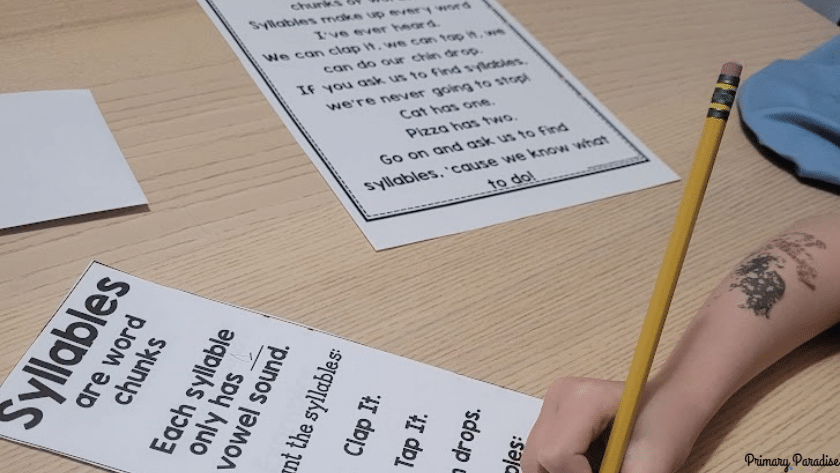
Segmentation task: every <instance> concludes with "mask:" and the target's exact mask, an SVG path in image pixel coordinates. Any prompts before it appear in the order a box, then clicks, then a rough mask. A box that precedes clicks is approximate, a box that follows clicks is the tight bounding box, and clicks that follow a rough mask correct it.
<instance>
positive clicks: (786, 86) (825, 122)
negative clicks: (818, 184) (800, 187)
mask: <svg viewBox="0 0 840 473" xmlns="http://www.w3.org/2000/svg"><path fill="white" fill-rule="evenodd" d="M738 109H739V112H740V115H741V120H742V121H743V122H744V124H745V125H746V126H747V127H748V128H749V129H750V130H752V132H753V133H754V134H755V136H756V139H757V140H758V142H759V143H760V144H761V145H763V146H766V147H767V148H769V149H770V150H772V151H774V152H775V153H776V154H778V155H779V156H781V157H783V158H785V159H787V160H790V161H791V162H792V163H793V164H794V167H795V172H796V174H797V175H798V176H800V177H802V178H806V179H815V180H818V181H823V182H827V183H830V184H834V185H837V186H840V36H838V37H836V38H834V39H832V40H831V41H828V42H827V43H825V44H824V45H822V46H820V47H819V48H817V49H816V50H814V51H812V52H810V53H808V54H806V55H804V56H802V57H801V58H799V59H797V60H778V61H774V62H773V63H771V64H770V65H769V66H767V67H765V68H764V69H762V70H760V71H758V72H757V73H755V74H753V75H752V76H750V77H749V78H748V79H747V80H746V81H744V83H743V84H741V86H740V87H739V90H738Z"/></svg>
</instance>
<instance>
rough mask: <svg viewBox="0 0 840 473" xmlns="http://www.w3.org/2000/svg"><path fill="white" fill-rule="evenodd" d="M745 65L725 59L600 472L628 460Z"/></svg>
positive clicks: (613, 472)
mask: <svg viewBox="0 0 840 473" xmlns="http://www.w3.org/2000/svg"><path fill="white" fill-rule="evenodd" d="M741 69H742V67H741V65H740V64H738V63H735V62H727V63H726V64H724V65H723V67H722V68H721V70H720V76H719V77H718V82H717V85H716V87H715V92H714V94H713V95H712V103H711V105H710V106H709V112H708V114H707V115H706V122H705V124H704V126H703V133H702V134H701V135H700V145H699V146H698V148H697V153H696V154H695V155H694V163H693V164H692V167H691V173H690V175H689V176H688V182H686V185H685V191H684V193H683V198H682V202H680V207H679V209H678V210H677V219H676V222H675V223H674V229H673V231H672V232H671V237H670V239H669V240H668V247H667V248H666V250H665V257H664V258H663V260H662V266H661V267H660V268H659V276H658V277H657V279H656V285H655V286H654V288H653V295H652V296H651V300H650V305H649V306H648V311H647V315H646V316H645V321H644V324H643V325H642V333H641V335H640V336H639V344H638V345H637V347H636V353H635V354H634V355H633V361H632V362H631V363H630V372H629V374H628V375H627V383H626V384H625V386H624V393H623V394H622V396H621V402H620V403H619V405H618V410H617V411H616V415H615V420H614V421H613V427H612V432H611V433H610V439H609V441H608V442H607V448H606V450H605V451H604V458H603V460H602V462H601V470H600V473H618V472H619V470H620V468H621V463H622V461H623V460H624V452H625V450H626V449H627V443H628V442H629V440H630V434H631V433H632V431H633V424H634V423H635V420H636V414H637V413H638V411H639V400H640V399H641V394H642V390H643V388H644V385H645V383H646V382H647V378H648V374H649V373H650V367H651V365H652V364H653V356H654V354H655V353H656V346H657V345H658V344H659V337H660V335H661V334H662V327H663V326H664V325H665V316H666V315H667V314H668V307H669V306H670V305H671V298H672V297H673V296H674V289H675V288H676V286H677V279H678V278H679V275H680V269H681V268H682V264H683V260H684V259H685V253H686V250H687V249H688V243H689V240H691V232H692V230H693V229H694V223H695V222H696V221H697V214H698V213H699V211H700V203H701V202H702V201H703V194H704V193H705V192H706V184H707V183H708V182H709V175H710V174H711V173H712V165H713V164H714V162H715V157H716V156H717V152H718V148H719V147H720V140H721V138H722V137H723V130H724V128H725V127H726V120H727V119H728V118H729V111H730V110H731V108H732V103H733V101H734V100H735V91H736V89H737V87H738V82H739V77H740V75H741Z"/></svg>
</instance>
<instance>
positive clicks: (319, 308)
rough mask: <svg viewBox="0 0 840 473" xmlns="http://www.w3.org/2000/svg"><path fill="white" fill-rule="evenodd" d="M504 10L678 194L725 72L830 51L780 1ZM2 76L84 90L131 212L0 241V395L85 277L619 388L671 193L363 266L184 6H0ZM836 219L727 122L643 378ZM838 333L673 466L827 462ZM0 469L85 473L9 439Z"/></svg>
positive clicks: (474, 369) (817, 32)
mask: <svg viewBox="0 0 840 473" xmlns="http://www.w3.org/2000/svg"><path fill="white" fill-rule="evenodd" d="M502 3H503V5H504V6H505V7H506V8H508V10H509V11H510V12H511V13H512V14H513V15H514V16H515V17H517V19H518V20H519V21H520V22H521V23H523V24H524V25H525V26H526V27H527V28H528V29H529V31H531V33H533V34H534V35H535V36H536V37H537V38H538V39H539V40H540V41H541V42H542V44H543V45H544V46H545V47H546V48H548V49H549V50H550V51H551V52H552V53H553V54H554V55H555V56H556V57H558V59H559V60H560V61H561V62H562V63H563V64H564V65H566V66H567V67H568V68H569V69H570V70H571V71H572V72H573V73H574V74H575V75H576V76H577V77H578V79H580V80H581V81H582V82H583V83H584V84H585V85H586V86H587V87H588V88H589V89H590V90H592V92H593V93H595V95H596V96H597V97H598V98H599V99H601V100H602V101H603V102H604V103H605V104H606V105H607V107H608V108H610V109H611V110H612V111H613V112H614V113H615V114H616V115H617V116H618V117H619V118H620V119H621V120H622V121H623V123H624V124H625V125H627V126H628V127H629V128H630V129H631V130H632V131H633V132H634V133H636V134H637V135H638V136H639V137H640V138H641V139H642V140H643V141H644V142H645V143H646V144H647V145H648V146H649V147H650V148H651V149H652V150H653V151H654V152H656V153H657V154H658V155H659V156H660V157H661V158H662V159H663V160H664V161H666V162H667V164H668V165H669V166H671V167H672V168H673V169H674V170H675V171H676V172H677V173H679V174H680V175H681V176H683V177H685V176H686V175H687V173H688V169H689V166H690V164H691V156H692V155H693V152H694V150H695V147H696V144H697V139H698V137H699V133H700V129H701V127H702V123H703V119H704V117H705V110H706V107H707V105H708V99H709V96H710V93H711V87H712V86H713V81H714V79H715V78H716V74H717V71H718V70H719V68H720V65H721V64H722V63H723V62H725V61H726V60H729V59H732V58H735V59H738V60H740V61H742V62H743V63H744V64H745V66H746V67H745V70H744V77H745V78H748V77H749V75H751V74H752V73H754V72H755V71H757V70H758V69H760V68H762V67H764V66H765V65H767V64H769V63H770V62H771V61H773V60H774V59H778V58H795V57H798V56H799V55H801V54H803V53H805V52H807V51H810V50H812V49H813V48H815V47H816V46H818V45H819V44H821V43H822V42H824V41H826V40H828V39H829V38H831V37H832V36H833V35H835V34H836V33H837V30H836V26H834V25H832V24H831V23H830V22H828V21H827V20H825V19H824V18H822V17H821V16H819V15H818V14H817V13H815V12H813V11H812V10H811V9H809V8H808V7H806V6H804V5H802V4H800V3H799V2H797V1H795V0H784V1H778V2H766V1H759V0H736V1H732V2H727V3H726V4H725V5H723V4H720V3H719V2H708V1H700V0H690V1H682V2H671V1H668V0H640V1H635V2H625V1H619V0H607V1H599V2H592V1H587V0H563V1H557V0H504V1H503V2H502ZM0 64H2V67H0V92H13V91H25V90H40V89H67V88H89V89H92V91H93V94H94V96H95V97H96V99H97V101H98V103H99V106H100V107H101V109H102V111H103V114H104V116H105V118H106V120H107V122H108V124H109V126H110V127H111V130H112V131H113V133H114V135H115V136H116V139H117V141H118V143H119V144H120V146H121V148H122V150H123V152H124V154H125V155H126V157H127V159H128V161H129V163H130V165H131V167H132V169H133V170H134V172H135V175H136V176H137V178H138V180H139V181H140V184H141V186H142V187H143V189H144V191H145V193H146V195H147V197H148V198H149V201H150V204H149V206H148V208H141V209H135V210H133V211H119V212H110V213H106V214H102V215H97V216H92V217H83V218H71V219H66V220H62V221H59V222H54V223H49V224H40V225H33V226H29V227H25V228H22V229H16V230H11V231H8V230H7V231H0V321H2V323H0V340H2V341H3V343H2V344H0V378H3V377H5V376H6V374H8V372H9V371H10V370H11V369H12V367H13V366H14V364H15V363H16V362H17V361H18V360H19V359H20V357H21V356H22V355H23V353H24V351H25V350H26V348H27V347H28V346H29V344H30V343H31V342H32V340H33V339H34V338H35V336H36V335H37V334H38V333H39V331H40V330H41V328H42V327H43V326H44V324H45V323H46V322H47V320H48V319H49V318H50V317H51V315H52V314H53V312H54V311H55V309H56V307H57V306H58V304H59V303H60V302H61V300H62V299H63V297H64V296H65V294H66V293H67V291H68V290H69V288H70V287H71V285H72V284H73V283H74V282H75V280H76V278H77V277H78V276H79V275H80V274H81V272H82V271H83V270H84V268H85V267H86V265H87V264H88V263H89V262H90V261H91V260H94V259H95V260H98V261H101V262H103V263H105V264H109V265H113V266H115V267H117V268H119V269H121V270H124V271H127V272H130V273H132V274H134V275H137V276H139V277H143V278H146V279H149V280H152V281H154V282H157V283H161V284H164V285H169V286H173V287H176V288H179V289H183V290H185V291H189V292H192V293H195V294H199V295H202V296H205V297H208V298H213V299H219V300H224V301H227V302H230V303H233V304H237V305H241V306H245V307H249V308H252V309H255V310H259V311H262V312H266V313H270V314H274V315H276V316H279V317H283V318H287V319H290V320H293V321H296V322H301V323H304V324H308V325H311V326H315V327H317V328H320V329H323V330H325V331H328V332H332V333H335V334H338V335H340V336H343V337H346V338H349V339H351V340H354V341H357V342H360V343H364V344H367V345H370V346H373V347H376V348H379V349H382V350H385V351H388V352H391V353H395V354H398V355H402V356H406V357H409V358H412V359H416V360H419V361H422V362H425V363H429V364H432V365H435V366H439V367H442V368H445V369H448V370H452V371H455V372H458V373H461V374H464V375H467V376H471V377H474V378H477V379H481V380H484V381H488V382H491V383H495V384H498V385H501V386H505V387H509V388H512V389H516V390H519V391H522V392H525V393H527V394H531V395H534V396H542V395H543V394H544V392H545V389H546V388H547V386H548V384H549V383H550V381H552V380H553V379H554V378H556V377H559V376H567V375H580V376H594V377H603V378H608V379H616V380H619V379H622V380H623V379H624V377H625V376H626V371H627V368H628V366H629V362H630V358H631V356H632V353H633V349H634V345H635V342H636V340H637V337H638V330H639V328H640V326H641V322H642V318H643V316H644V312H645V309H646V307H647V300H648V298H649V296H650V292H651V290H652V288H653V282H654V278H655V275H656V272H657V270H658V267H659V263H660V261H661V258H662V253H663V251H664V248H665V243H666V240H667V237H668V234H669V231H670V227H671V225H672V224H673V218H674V215H675V212H676V206H677V204H678V201H679V197H680V195H681V193H682V184H681V183H680V184H677V183H675V184H670V185H665V186H660V187H658V188H655V189H650V190H646V191H642V192H637V193H634V194H630V195H625V196H620V197H615V198H611V199H607V200H603V201H599V202H595V203H592V204H587V205H582V206H577V207H573V208H570V209H566V210H561V211H556V212H551V213H547V214H543V215H539V216H535V217H530V218H526V219H522V220H518V221H514V222H509V223H505V224H501V225H496V226H493V227H490V228H484V229H480V230H476V231H472V232H468V233H464V234H459V235H454V236H449V237H445V238H440V239H436V240H432V241H426V242H421V243H417V244H413V245H408V246H405V247H401V248H395V249H392V250H387V251H383V252H374V251H373V250H372V249H371V247H370V245H369V244H368V243H367V241H366V240H365V237H364V236H363V235H362V233H361V232H360V231H359V230H358V228H357V227H356V225H355V224H354V223H353V222H352V221H351V219H350V217H349V216H348V215H347V213H346V212H345V211H344V209H343V208H342V206H341V205H340V203H339V201H338V200H337V199H336V197H335V196H334V195H333V194H332V192H331V191H330V190H329V188H328V186H327V185H326V183H325V182H324V181H323V179H322V178H321V177H320V175H319V174H318V173H317V171H316V169H315V168H314V166H313V165H312V164H311V163H310V161H309V159H308V158H307V157H306V156H305V155H304V154H303V152H302V151H301V149H300V148H299V147H298V146H297V144H296V143H295V141H294V139H293V138H292V136H291V134H290V133H289V132H288V131H287V130H286V129H285V128H284V127H283V125H282V123H281V121H280V119H279V118H278V117H277V116H276V115H275V114H274V112H273V111H272V109H271V107H270V106H269V104H268V103H267V102H266V101H265V100H264V99H263V97H262V95H261V94H260V92H259V90H258V89H257V86H256V85H255V84H254V83H253V82H252V80H251V79H250V77H249V76H248V74H247V73H246V72H245V70H244V69H243V68H242V67H241V65H240V64H239V62H238V60H237V59H236V57H235V56H234V54H233V53H232V52H231V50H230V49H229V48H228V46H227V44H226V43H225V42H224V40H223V39H222V37H221V36H220V35H219V34H218V32H217V31H216V30H215V28H214V27H213V25H212V24H211V23H210V21H209V20H208V19H207V17H206V16H205V14H204V13H203V12H202V11H201V9H200V8H199V6H198V4H197V3H196V2H195V1H194V0H146V1H143V2H114V1H108V0H78V1H75V2H67V1H62V0H41V1H36V2H33V1H29V0H5V1H4V2H3V14H2V15H0ZM838 203H840V197H838V195H837V194H835V193H832V192H828V191H825V190H820V189H815V188H813V187H809V186H806V185H803V184H801V183H799V182H798V181H797V180H796V179H794V178H793V177H792V176H791V175H790V174H789V173H787V172H786V171H784V170H782V169H780V168H779V167H777V166H775V165H774V164H772V163H770V162H769V161H768V160H766V159H765V158H764V157H763V156H762V155H761V154H760V153H759V152H758V151H757V150H756V148H755V147H754V145H753V144H752V143H750V142H749V141H748V139H747V137H746V135H745V133H744V132H743V130H741V128H740V127H739V125H738V122H737V113H736V114H735V115H734V116H733V118H732V119H731V120H730V126H729V129H728V130H727V133H726V135H725V137H724V140H723V143H722V146H721V151H720V154H719V156H718V160H717V162H716V167H715V170H714V172H713V174H712V178H711V182H710V185H709V188H708V191H707V194H706V199H705V202H704V204H703V209H702V210H701V213H700V217H699V220H698V223H697V228H696V231H695V234H694V237H693V240H692V243H691V246H690V248H689V252H688V256H687V259H686V263H685V267H684V270H683V273H682V276H681V278H680V283H679V285H678V287H677V292H676V295H675V298H674V301H673V304H672V308H671V314H670V316H669V319H668V322H667V323H666V326H665V331H664V333H663V336H662V341H661V344H660V348H659V353H658V355H657V358H656V361H655V363H654V370H655V369H656V368H657V366H659V365H660V364H661V362H662V360H664V358H665V357H666V356H667V354H668V352H669V351H670V349H671V347H672V346H673V344H674V342H675V340H676V338H677V337H678V336H679V334H680V333H681V331H682V330H683V328H684V327H685V326H686V324H687V322H688V320H689V319H690V318H691V316H692V315H693V313H694V311H695V310H696V309H697V308H698V307H699V305H700V304H701V303H702V301H703V299H704V298H705V296H706V294H707V293H708V291H709V290H710V289H711V288H712V287H713V286H714V285H715V284H716V283H717V282H718V281H719V280H720V278H721V277H722V276H723V275H724V274H725V273H726V272H727V271H728V270H729V269H730V268H731V266H732V265H733V264H734V263H735V262H736V261H737V260H738V259H739V258H741V257H742V256H744V254H745V252H746V251H748V250H749V249H750V248H751V247H753V246H755V245H757V244H758V243H759V242H761V241H762V240H764V239H765V238H767V237H768V236H770V235H772V234H773V233H775V232H776V231H777V230H779V229H780V227H782V226H784V225H786V224H788V223H790V222H792V221H793V220H795V219H797V218H799V217H802V216H806V215H809V214H816V213H821V212H826V211H830V210H834V209H836V208H837V207H838ZM2 205H10V204H9V203H5V202H4V203H2ZM838 339H839V337H838V334H837V333H828V334H825V335H822V336H820V337H818V338H817V339H816V340H814V341H812V342H811V343H808V344H807V345H805V346H803V347H801V348H800V349H798V350H797V351H796V352H795V354H794V355H792V356H790V357H788V358H786V359H785V360H783V362H782V363H780V364H778V365H777V366H775V367H773V368H772V369H771V370H769V371H768V372H767V373H765V374H762V375H761V376H760V377H759V378H758V379H756V380H755V381H754V382H752V383H750V384H749V385H747V386H746V387H745V388H744V389H742V390H741V392H739V393H738V394H737V395H736V396H735V397H734V398H733V399H731V400H730V402H729V403H728V404H727V405H726V406H725V407H724V409H723V410H722V411H721V413H720V415H718V416H717V417H716V418H715V419H714V420H713V422H712V424H711V425H710V426H709V428H708V429H707V430H706V431H705V432H704V434H703V435H702V437H701V438H700V440H699V443H698V445H697V447H696V449H695V452H694V454H693V455H692V456H691V457H690V459H689V462H688V464H687V465H686V466H685V467H684V468H683V470H682V471H684V472H701V471H703V472H705V471H709V472H712V471H714V472H717V471H742V470H743V471H745V470H747V469H748V467H746V465H745V463H744V460H743V458H744V455H745V454H746V453H748V452H752V453H754V454H756V455H759V454H763V455H765V456H777V455H783V456H790V455H792V454H793V453H795V452H797V451H798V452H802V453H803V454H806V453H813V454H815V455H816V456H819V454H821V453H827V454H829V453H830V454H835V455H836V454H837V452H838V451H840V444H838V442H837V438H838V436H837V424H838V422H839V421H840V409H837V408H838V407H840V406H838V404H839V403H840V401H838V399H840V396H837V393H838V392H840V377H839V376H837V373H838V372H840V354H838V351H840V342H838ZM0 459H2V461H0V472H3V473H5V472H88V471H90V472H92V471H98V470H97V469H95V468H93V467H89V466H86V465H83V464H80V463H77V462H75V461H72V460H68V459H64V458H60V457H58V456H55V455H52V454H48V453H43V452H40V451H37V450H34V449H30V448H25V447H21V446H18V445H14V444H12V443H9V442H0ZM768 471H769V470H768Z"/></svg>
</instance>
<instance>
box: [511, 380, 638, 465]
mask: <svg viewBox="0 0 840 473" xmlns="http://www.w3.org/2000/svg"><path fill="white" fill-rule="evenodd" d="M622 386H623V385H622V383H619V382H615V381H604V380H600V379H590V378H561V379H559V380H557V381H555V382H554V384H553V385H552V386H551V387H550V388H549V390H548V393H547V394H546V396H545V399H544V400H543V406H542V410H541V411H540V415H539V417H538V418H537V421H536V423H535V424H534V427H533V428H532V429H531V434H530V435H529V436H528V442H527V443H526V445H525V451H524V452H523V454H522V467H523V469H524V471H525V473H545V472H549V473H592V468H591V467H590V466H589V460H588V459H587V457H586V455H585V454H586V452H587V450H589V447H590V445H591V444H593V443H595V441H596V440H597V439H598V437H600V436H601V434H602V433H603V432H604V430H605V429H606V428H607V426H608V425H609V424H610V422H611V421H612V419H613V417H614V416H615V411H616V409H617V408H618V402H619V400H620V399H621V393H622V389H623V388H622Z"/></svg>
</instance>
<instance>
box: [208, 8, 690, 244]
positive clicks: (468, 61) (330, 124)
mask: <svg viewBox="0 0 840 473" xmlns="http://www.w3.org/2000/svg"><path fill="white" fill-rule="evenodd" d="M198 1H199V3H200V4H201V6H202V7H203V8H204V9H205V11H206V12H207V14H208V16H209V17H210V18H211V19H212V21H213V22H214V24H215V25H216V27H217V28H218V29H219V31H220V32H221V33H222V35H223V36H224V37H225V39H226V40H227V41H228V43H229V44H230V46H231V47H232V48H233V50H234V51H235V52H236V54H237V55H238V56H239V58H240V60H241V61H242V63H243V65H244V66H245V67H246V69H247V70H248V72H249V73H250V74H251V76H252V77H253V78H254V80H255V82H256V83H257V85H258V86H259V87H260V88H261V90H262V91H263V93H264V94H265V96H266V98H267V99H268V101H269V102H270V103H271V105H272V106H273V107H274V109H275V111H276V112H277V113H278V115H280V117H281V118H282V119H283V121H284V123H285V124H286V126H287V127H288V129H289V130H290V131H291V133H292V134H293V135H294V136H295V138H296V139H297V141H298V143H299V144H300V146H301V147H302V148H303V149H304V150H305V151H306V153H307V154H308V155H309V157H310V158H311V159H312V162H313V163H314V164H315V166H316V167H317V168H318V170H319V171H320V172H321V174H322V175H323V176H324V178H325V179H326V180H327V182H328V183H329V185H330V187H331V188H332V189H333V191H334V192H335V194H336V195H337V196H338V197H339V199H340V200H341V202H342V203H343V204H344V206H345V207H346V208H347V210H348V212H349V213H350V215H351V216H352V217H353V219H354V220H355V221H356V223H357V224H358V226H359V227H360V228H361V229H362V231H363V232H364V233H365V235H366V236H367V238H368V239H369V241H370V242H371V243H372V245H373V246H374V248H376V249H382V248H389V247H393V246H398V245H402V244H406V243H411V242H415V241H420V240H424V239H428V238H434V237H437V236H441V235H447V234H451V233H456V232H462V231H466V230H470V229H473V228H478V227H482V226H487V225H492V224H495V223H500V222H504V221H508V220H512V219H516V218H521V217H524V216H528V215H534V214H537V213H541V212H546V211H550V210H555V209H559V208H563V207H567V206H570V205H575V204H580V203H584V202H589V201H592V200H596V199H600V198H604V197H609V196H614V195H618V194H622V193H626V192H631V191H634V190H638V189H642V188H646V187H651V186H655V185H658V184H662V183H665V182H669V181H673V180H675V179H676V178H677V176H676V175H675V174H674V173H673V172H672V171H671V170H670V169H668V168H667V166H665V165H664V164H663V163H662V162H661V161H660V160H659V159H658V158H657V157H656V156H654V155H653V154H652V153H651V151H650V150H648V149H647V148H646V147H645V146H644V145H643V144H642V143H641V142H640V141H639V140H638V139H637V138H636V137H634V136H633V135H632V133H630V131H629V130H627V129H626V128H625V127H624V126H623V125H622V124H621V123H619V122H618V120H617V119H616V118H615V117H614V116H613V115H612V114H611V113H610V112H609V111H608V110H607V109H606V108H605V107H604V106H603V105H602V104H601V103H600V102H598V100H597V99H596V98H595V97H594V96H593V95H592V94H591V93H589V92H588V91H587V90H586V88H585V87H584V86H583V85H582V84H581V83H580V82H578V81H577V80H576V79H575V78H574V77H573V76H572V75H571V74H570V73H569V71H567V70H566V69H565V68H564V67H563V66H562V65H561V64H560V63H559V62H557V61H556V60H555V59H554V58H553V57H552V56H551V54H550V53H548V51H546V50H545V49H544V48H543V47H542V46H540V45H539V44H538V43H537V41H536V40H535V39H534V38H533V37H531V36H530V35H529V34H528V32H527V31H525V29H524V28H522V27H521V26H520V25H519V24H518V23H517V22H516V21H515V20H514V19H513V18H512V17H511V16H510V15H509V14H508V13H507V12H505V11H504V9H502V8H501V7H500V6H499V5H498V4H497V3H496V2H495V1H493V0H465V1H451V0H449V1H448V0H326V1H285V0H284V1H277V0H198Z"/></svg>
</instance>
